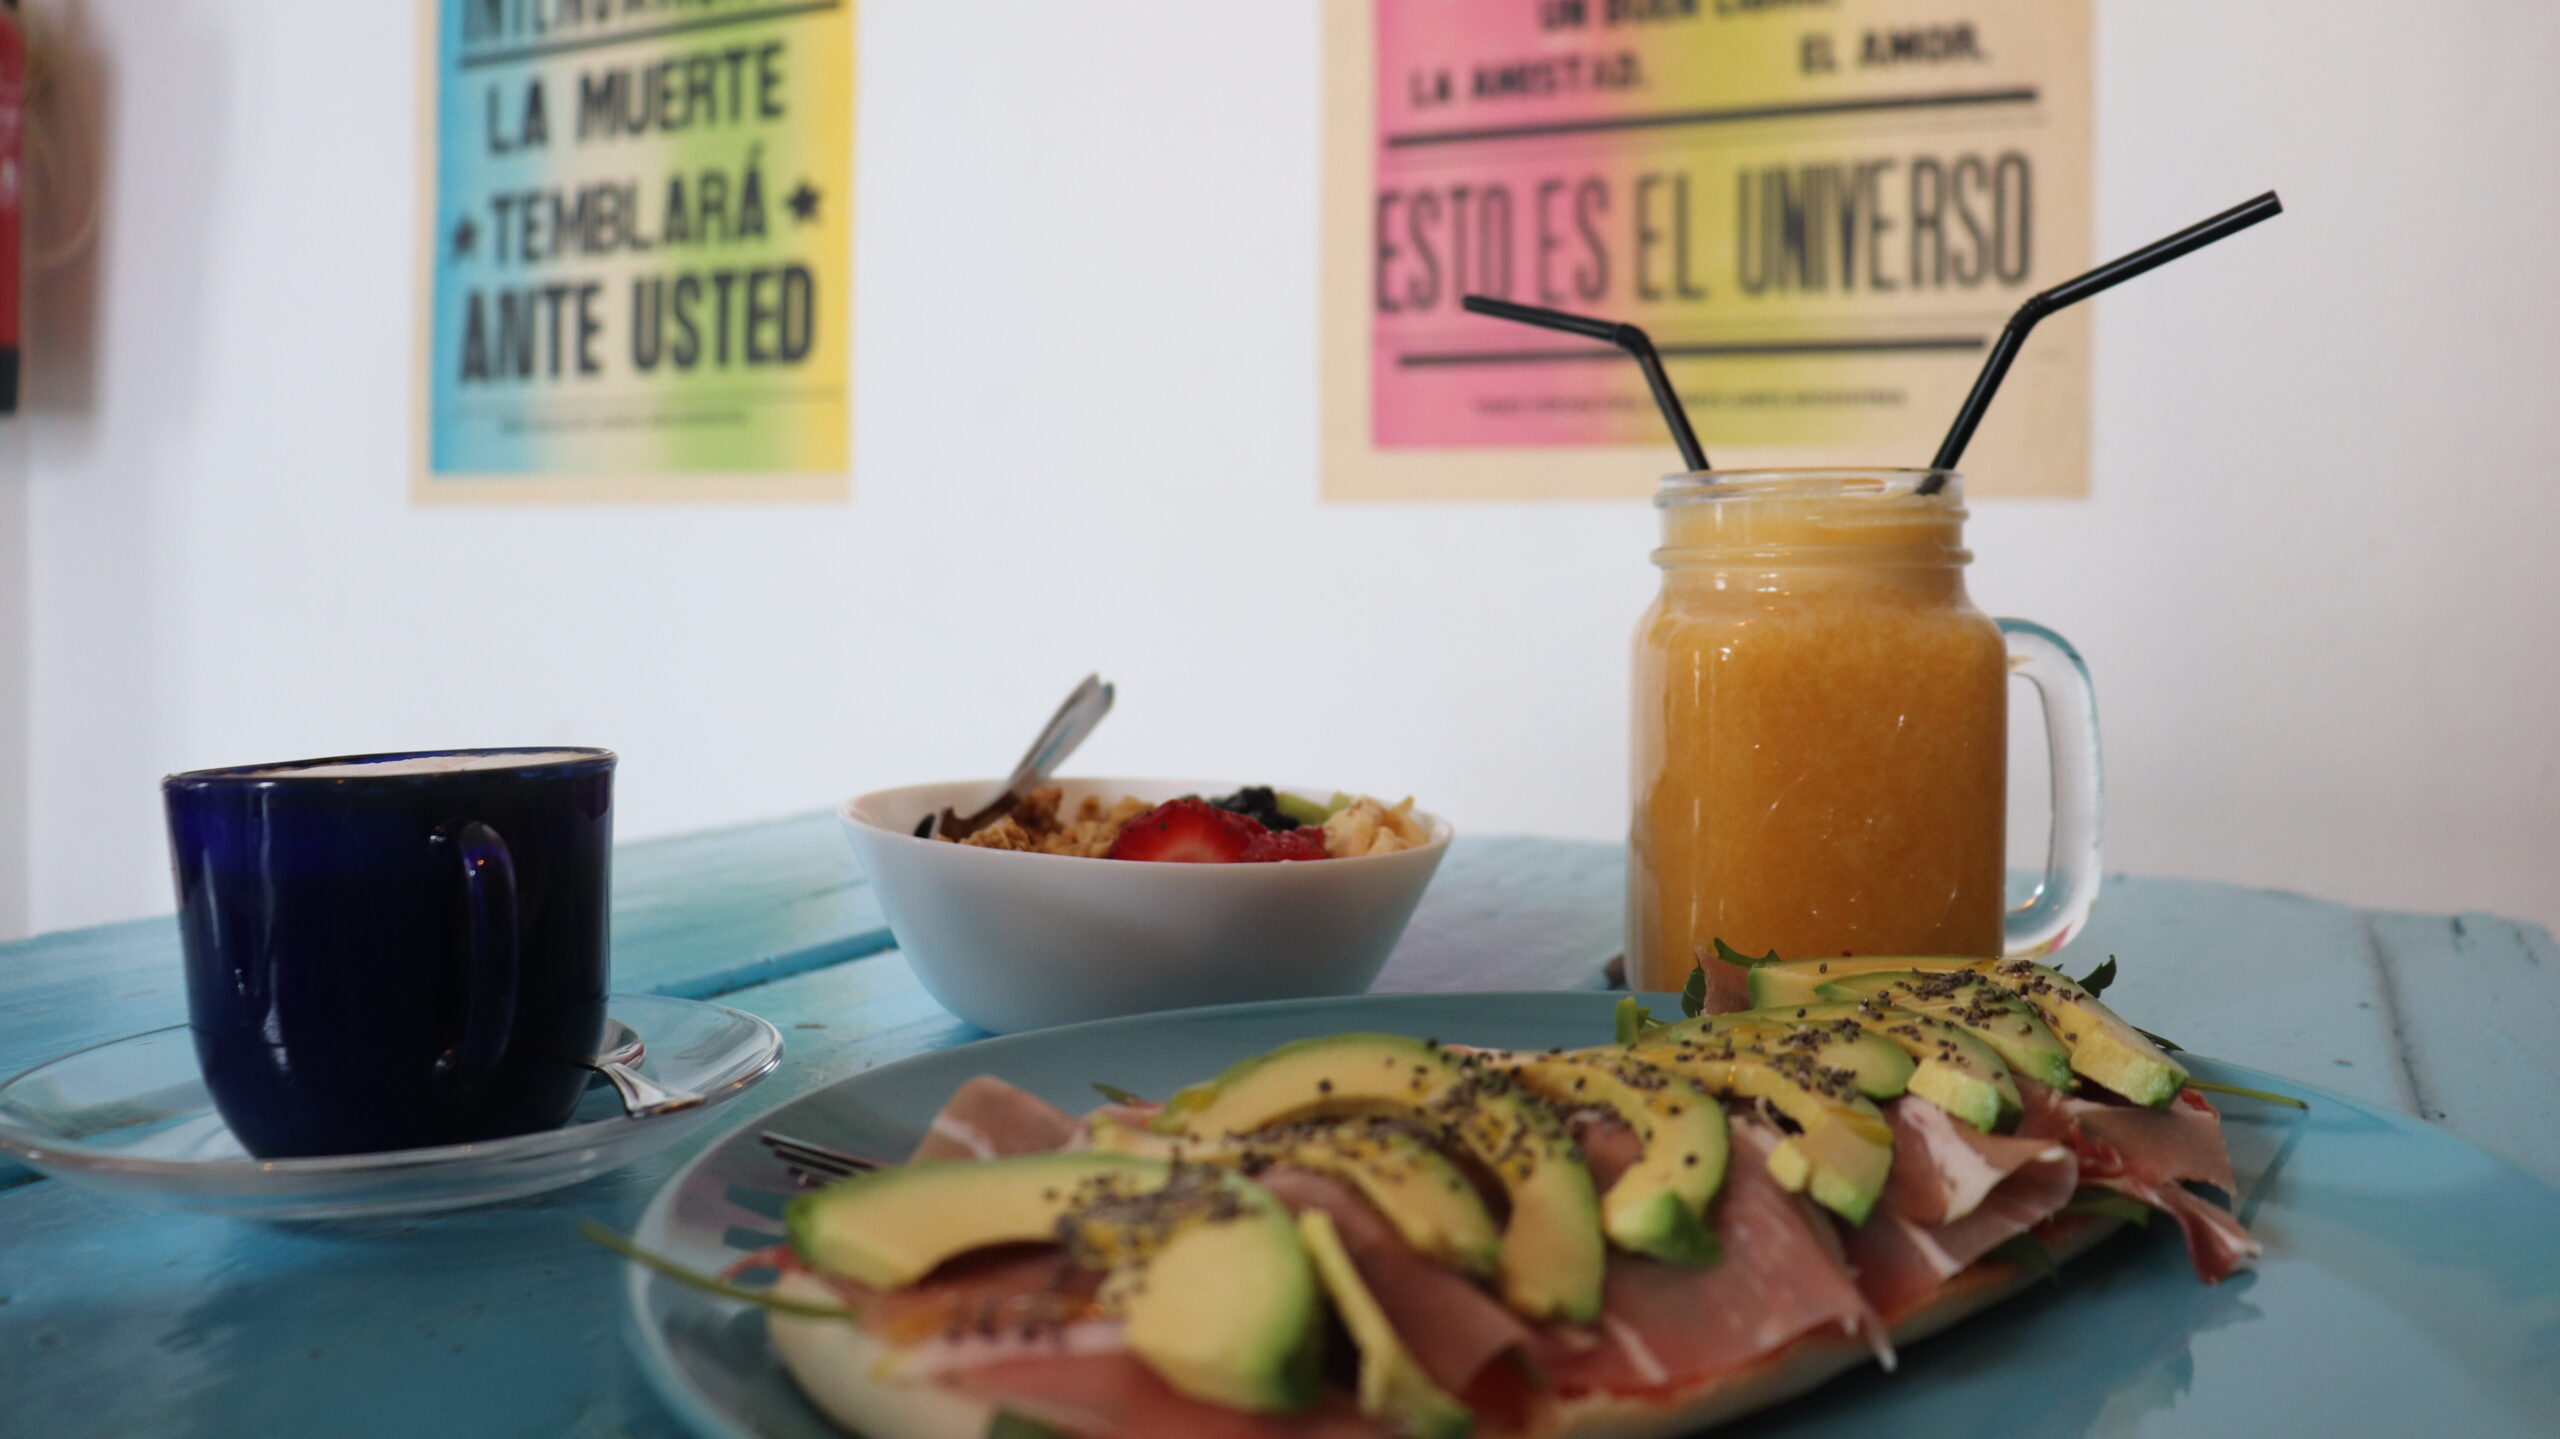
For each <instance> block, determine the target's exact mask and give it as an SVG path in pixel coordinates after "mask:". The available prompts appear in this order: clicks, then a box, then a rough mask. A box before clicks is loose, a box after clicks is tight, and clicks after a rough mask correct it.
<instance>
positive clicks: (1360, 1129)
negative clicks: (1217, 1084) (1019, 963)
mask: <svg viewBox="0 0 2560 1439" xmlns="http://www.w3.org/2000/svg"><path fill="white" fill-rule="evenodd" d="M1086 1132H1087V1133H1088V1134H1089V1135H1090V1136H1091V1138H1092V1143H1093V1147H1094V1148H1095V1149H1096V1150H1099V1151H1101V1152H1103V1153H1106V1154H1146V1155H1154V1156H1157V1157H1161V1158H1174V1157H1179V1158H1183V1159H1189V1160H1193V1161H1196V1162H1198V1163H1201V1164H1216V1165H1223V1166H1225V1167H1228V1168H1232V1169H1241V1170H1243V1171H1244V1172H1246V1173H1248V1174H1258V1173H1260V1172H1261V1171H1262V1169H1263V1167H1264V1166H1267V1165H1274V1164H1278V1165H1286V1166H1287V1167H1289V1168H1292V1169H1306V1170H1312V1171H1314V1172H1315V1173H1318V1174H1327V1175H1331V1176H1333V1177H1334V1178H1337V1179H1340V1180H1343V1181H1345V1182H1347V1183H1349V1184H1350V1185H1351V1186H1352V1187H1353V1188H1355V1189H1357V1190H1359V1191H1360V1196H1361V1197H1362V1198H1364V1199H1366V1200H1368V1201H1369V1203H1370V1204H1372V1205H1374V1206H1376V1208H1377V1210H1378V1212H1379V1213H1380V1214H1382V1215H1384V1216H1385V1217H1386V1220H1387V1222H1388V1223H1389V1224H1392V1225H1394V1226H1395V1230H1396V1233H1398V1234H1400V1235H1402V1236H1403V1237H1404V1241H1405V1243H1407V1244H1410V1245H1412V1246H1413V1247H1414V1248H1415V1249H1417V1250H1419V1251H1421V1252H1422V1254H1423V1255H1425V1256H1426V1257H1428V1258H1430V1259H1432V1260H1435V1261H1437V1262H1439V1263H1441V1264H1445V1265H1447V1266H1449V1267H1450V1268H1452V1269H1458V1270H1463V1271H1465V1272H1466V1273H1469V1274H1474V1275H1479V1276H1482V1277H1486V1278H1490V1277H1492V1276H1493V1274H1494V1273H1495V1272H1496V1271H1497V1269H1498V1268H1499V1267H1500V1263H1501V1257H1502V1230H1501V1228H1500V1227H1499V1226H1497V1225H1496V1224H1495V1223H1494V1222H1493V1215H1492V1213H1491V1212H1490V1211H1488V1210H1487V1209H1486V1208H1485V1207H1484V1201H1483V1200H1482V1199H1480V1198H1478V1197H1477V1195H1476V1187H1475V1185H1474V1184H1473V1183H1471V1182H1469V1180H1468V1179H1467V1176H1466V1172H1465V1171H1463V1170H1461V1169H1459V1168H1458V1166H1457V1165H1456V1164H1454V1163H1452V1162H1451V1161H1450V1159H1449V1157H1448V1156H1447V1155H1444V1154H1442V1153H1441V1152H1440V1151H1439V1150H1437V1149H1434V1148H1432V1147H1431V1145H1430V1143H1429V1142H1428V1141H1427V1140H1425V1139H1424V1138H1423V1137H1422V1136H1421V1135H1419V1134H1417V1133H1415V1132H1414V1131H1413V1130H1412V1128H1410V1127H1409V1126H1407V1125H1403V1124H1399V1123H1397V1122H1396V1121H1395V1120H1392V1119H1352V1120H1343V1121H1339V1122H1332V1123H1326V1122H1316V1123H1308V1124H1298V1125H1287V1126H1284V1127H1282V1128H1279V1129H1273V1130H1266V1131H1263V1132H1262V1133H1259V1134H1255V1135H1251V1136H1248V1137H1246V1138H1241V1139H1229V1138H1223V1137H1222V1138H1218V1139H1212V1140H1205V1141H1201V1142H1198V1143H1192V1142H1189V1141H1186V1140H1181V1139H1175V1138H1171V1137H1169V1136H1166V1135H1162V1134H1157V1133H1155V1132H1154V1131H1152V1130H1145V1129H1139V1128H1137V1127H1136V1126H1134V1125H1130V1124H1125V1123H1122V1122H1120V1121H1119V1120H1115V1119H1112V1118H1110V1117H1109V1116H1107V1115H1106V1116H1099V1117H1097V1118H1095V1119H1094V1120H1092V1121H1091V1122H1090V1123H1089V1124H1087V1125H1086Z"/></svg>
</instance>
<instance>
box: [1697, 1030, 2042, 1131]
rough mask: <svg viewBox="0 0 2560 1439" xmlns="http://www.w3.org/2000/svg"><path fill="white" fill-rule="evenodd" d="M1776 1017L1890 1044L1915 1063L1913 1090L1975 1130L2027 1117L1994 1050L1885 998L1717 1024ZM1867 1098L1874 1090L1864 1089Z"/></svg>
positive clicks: (2015, 1088) (1958, 1031)
mask: <svg viewBox="0 0 2560 1439" xmlns="http://www.w3.org/2000/svg"><path fill="white" fill-rule="evenodd" d="M1760 1015H1775V1016H1777V1017H1778V1018H1780V1019H1782V1020H1786V1021H1790V1022H1794V1023H1799V1024H1813V1025H1825V1026H1831V1025H1838V1024H1839V1023H1841V1022H1842V1021H1844V1020H1847V1021H1853V1022H1855V1023H1856V1024H1858V1025H1859V1026H1861V1027H1862V1028H1864V1029H1865V1031H1866V1033H1867V1034H1868V1036H1869V1037H1870V1038H1873V1039H1876V1040H1878V1041H1881V1042H1883V1043H1887V1044H1891V1045H1893V1046H1895V1047H1896V1048H1898V1049H1899V1050H1901V1051H1902V1053H1903V1054H1904V1055H1906V1056H1907V1057H1908V1058H1909V1059H1910V1060H1911V1061H1912V1069H1911V1079H1910V1083H1909V1085H1908V1090H1909V1092H1910V1093H1912V1094H1916V1095H1918V1096H1920V1097H1921V1098H1922V1099H1925V1100H1927V1101H1929V1102H1930V1103H1931V1104H1934V1105H1936V1106H1938V1107H1939V1108H1940V1109H1943V1110H1945V1111H1947V1112H1948V1113H1949V1114H1952V1115H1954V1116H1955V1117H1956V1118H1958V1119H1961V1120H1963V1121H1965V1122H1966V1123H1968V1124H1970V1125H1972V1126H1973V1127H1974V1128H1976V1129H1981V1130H1992V1129H2001V1128H2005V1127H2007V1126H2009V1125H2011V1124H2014V1123H2016V1122H2017V1119H2018V1116H2019V1115H2020V1114H2022V1113H2024V1112H2025V1105H2024V1104H2023V1103H2022V1102H2021V1101H2020V1099H2019V1097H2018V1084H2017V1081H2016V1080H2014V1079H2012V1078H2010V1076H2009V1066H2007V1065H2006V1064H2003V1063H2001V1062H2000V1055H1999V1053H1998V1052H1997V1051H1995V1050H1993V1049H1992V1048H1991V1047H1990V1046H1989V1045H1986V1044H1984V1043H1983V1042H1982V1041H1981V1040H1978V1039H1976V1038H1974V1037H1973V1036H1972V1035H1970V1034H1967V1033H1966V1032H1965V1031H1964V1030H1963V1029H1961V1028H1959V1027H1957V1026H1955V1025H1952V1024H1949V1023H1947V1022H1946V1021H1945V1020H1943V1019H1932V1018H1930V1017H1929V1016H1927V1015H1925V1014H1921V1013H1919V1012H1917V1011H1915V1010H1909V1009H1900V1008H1896V1007H1895V1006H1893V1005H1890V1004H1887V1003H1885V1002H1884V1001H1882V1000H1880V999H1869V1000H1867V1001H1865V1002H1863V1003H1851V1002H1848V1001H1846V1000H1830V999H1817V1000H1815V1001H1814V1002H1813V1003H1811V1004H1800V1005H1797V1006H1795V1007H1793V1008H1787V1009H1745V1010H1736V1011H1734V1012H1733V1013H1732V1014H1725V1015H1718V1016H1716V1018H1717V1019H1718V1020H1739V1019H1742V1018H1744V1017H1746V1016H1760ZM1860 1088H1861V1091H1862V1092H1863V1093H1866V1094H1868V1095H1869V1096H1873V1094H1874V1093H1875V1091H1873V1090H1872V1089H1867V1088H1865V1086H1863V1085H1861V1086H1860Z"/></svg>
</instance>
